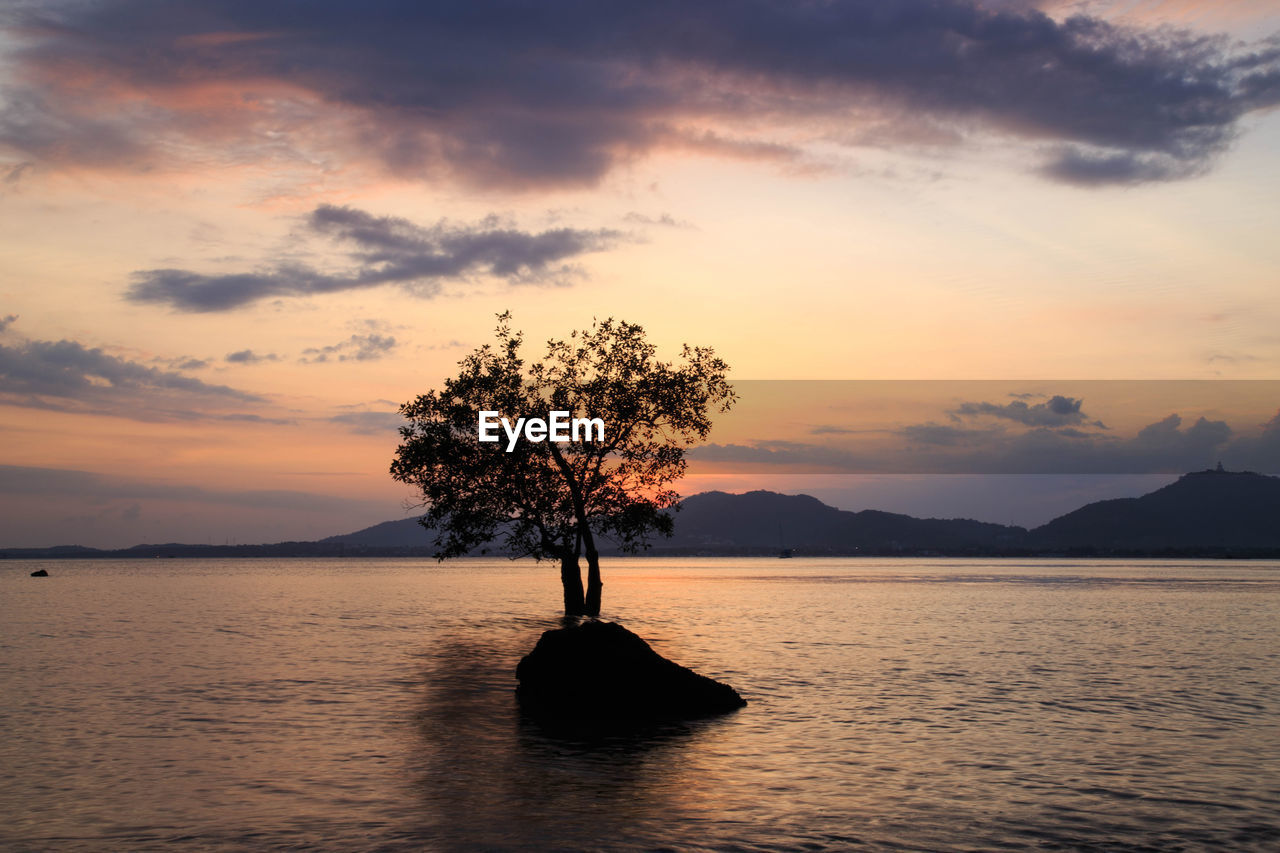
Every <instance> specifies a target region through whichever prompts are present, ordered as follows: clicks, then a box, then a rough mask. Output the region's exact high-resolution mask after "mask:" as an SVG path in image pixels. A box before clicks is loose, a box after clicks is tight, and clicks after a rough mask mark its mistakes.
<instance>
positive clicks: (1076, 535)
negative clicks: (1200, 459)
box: [1027, 471, 1280, 551]
mask: <svg viewBox="0 0 1280 853" xmlns="http://www.w3.org/2000/svg"><path fill="white" fill-rule="evenodd" d="M1027 544H1028V545H1029V546H1030V547H1032V548H1036V549H1043V548H1073V549H1080V548H1089V549H1096V550H1100V551H1162V550H1166V549H1210V550H1213V549H1253V548H1259V549H1280V477H1267V476H1263V475H1262V474H1254V473H1250V472H1247V471H1197V472H1195V473H1193V474H1184V475H1183V476H1182V477H1180V478H1178V480H1177V482H1174V483H1170V484H1169V485H1167V486H1165V487H1164V488H1162V489H1158V490H1156V491H1154V492H1151V493H1150V494H1146V495H1143V496H1142V497H1140V498H1117V499H1115V500H1108V501H1098V502H1097V503H1091V504H1088V505H1087V506H1083V507H1081V508H1080V509H1078V510H1075V511H1074V512H1069V513H1067V514H1066V515H1064V516H1061V517H1059V518H1055V519H1054V520H1053V521H1051V522H1049V523H1048V524H1045V525H1043V526H1042V527H1038V528H1036V529H1035V530H1033V531H1032V532H1031V534H1030V536H1029V537H1028V543H1027Z"/></svg>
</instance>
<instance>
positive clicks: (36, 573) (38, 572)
mask: <svg viewBox="0 0 1280 853" xmlns="http://www.w3.org/2000/svg"><path fill="white" fill-rule="evenodd" d="M31 577H33V578H47V577H49V573H48V572H46V571H45V570H44V569H36V570H35V571H34V572H32V573H31Z"/></svg>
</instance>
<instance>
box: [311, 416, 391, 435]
mask: <svg viewBox="0 0 1280 853" xmlns="http://www.w3.org/2000/svg"><path fill="white" fill-rule="evenodd" d="M329 420H330V422H332V423H335V424H339V425H340V426H344V427H346V428H347V429H349V430H351V431H352V432H355V433H359V434H361V435H383V434H394V433H395V431H396V430H398V429H399V428H400V427H402V426H404V425H405V419H404V416H403V415H401V414H400V413H399V412H343V413H342V414H338V415H334V416H333V417H331V418H329Z"/></svg>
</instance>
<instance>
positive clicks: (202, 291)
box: [126, 205, 619, 312]
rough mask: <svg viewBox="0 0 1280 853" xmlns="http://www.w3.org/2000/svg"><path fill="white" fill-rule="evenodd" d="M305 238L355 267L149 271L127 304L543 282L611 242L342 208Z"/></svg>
mask: <svg viewBox="0 0 1280 853" xmlns="http://www.w3.org/2000/svg"><path fill="white" fill-rule="evenodd" d="M306 227H307V229H308V230H309V231H310V232H311V233H312V234H316V235H319V236H323V237H327V238H329V239H331V240H333V241H335V242H338V243H340V244H343V245H345V246H347V247H348V259H349V260H350V262H351V263H352V264H353V267H352V268H351V269H349V270H348V271H346V272H344V273H340V274H333V273H324V272H320V271H318V270H316V269H313V268H311V267H309V266H306V265H304V264H296V263H288V264H278V265H276V266H274V267H270V268H267V269H263V270H260V271H256V272H249V273H233V274H229V275H207V274H203V273H198V272H192V271H190V270H180V269H155V270H141V271H138V272H135V273H134V274H133V284H132V286H131V287H130V288H129V290H128V292H127V293H126V297H127V298H128V299H130V300H131V301H133V302H142V303H153V304H160V305H168V306H169V307H171V308H174V309H176V310H179V311H192V312H208V311H228V310H231V309H234V308H239V307H241V306H244V305H248V304H250V303H252V302H256V301H257V300H259V299H264V298H266V297H270V296H314V295H318V294H324V293H336V292H339V291H345V290H358V289H363V288H369V287H378V286H381V285H386V284H395V285H398V286H400V287H402V288H403V289H405V290H407V291H409V292H411V293H413V294H414V295H417V296H421V297H431V296H435V295H437V294H438V293H439V292H440V290H441V284H442V282H444V281H451V280H457V279H463V278H468V277H471V276H475V275H489V276H493V277H495V278H501V279H505V280H506V281H507V282H509V283H513V284H522V283H546V282H554V281H557V280H561V281H562V280H564V279H565V278H566V277H570V276H572V275H573V274H574V272H575V270H574V268H573V267H572V266H570V265H568V264H567V263H565V262H566V261H567V260H569V259H571V258H575V257H577V256H579V255H583V254H586V253H588V252H595V251H599V250H601V249H603V248H605V247H606V246H608V245H609V244H610V243H611V242H612V241H613V240H614V239H615V238H617V237H618V236H619V234H618V233H617V232H614V231H609V230H596V231H588V230H579V229H573V228H556V229H552V230H548V231H543V232H540V233H530V232H526V231H520V230H518V229H516V228H512V227H508V226H504V225H502V224H501V223H499V222H498V221H497V220H496V219H495V218H493V217H490V218H488V219H485V220H482V221H481V222H479V223H477V224H474V225H464V226H459V225H452V224H450V223H447V222H444V221H441V222H438V223H436V224H435V225H431V226H421V225H416V224H414V223H412V222H410V221H409V220H407V219H401V218H399V217H391V216H382V217H379V216H374V215H373V214H370V213H366V212H365V211H362V210H356V209H354V208H350V207H334V206H332V205H321V206H319V207H317V208H316V209H315V210H314V211H312V212H311V214H310V216H308V217H307V219H306Z"/></svg>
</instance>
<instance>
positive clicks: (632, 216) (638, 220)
mask: <svg viewBox="0 0 1280 853" xmlns="http://www.w3.org/2000/svg"><path fill="white" fill-rule="evenodd" d="M622 218H623V219H624V220H625V221H626V222H630V223H632V224H634V225H657V226H661V227H663V228H681V229H686V230H690V229H695V228H696V226H695V225H694V224H693V223H692V222H687V221H685V220H683V219H676V218H675V217H674V216H672V215H671V214H670V213H662V214H659V215H658V216H648V215H646V214H643V213H638V212H637V211H634V210H633V211H631V212H630V213H628V214H627V215H626V216H624V217H622Z"/></svg>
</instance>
